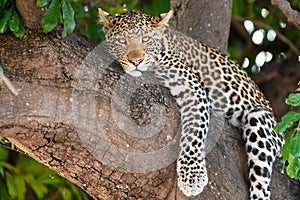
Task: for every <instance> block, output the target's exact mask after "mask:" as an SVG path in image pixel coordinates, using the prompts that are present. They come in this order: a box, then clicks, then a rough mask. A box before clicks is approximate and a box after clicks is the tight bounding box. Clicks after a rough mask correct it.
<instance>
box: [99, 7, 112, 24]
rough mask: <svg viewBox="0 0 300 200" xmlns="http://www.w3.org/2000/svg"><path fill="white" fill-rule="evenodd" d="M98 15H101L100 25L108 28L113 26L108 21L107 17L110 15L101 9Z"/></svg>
mask: <svg viewBox="0 0 300 200" xmlns="http://www.w3.org/2000/svg"><path fill="white" fill-rule="evenodd" d="M98 15H99V21H100V23H102V24H103V25H104V26H106V27H110V26H112V24H111V23H110V21H109V20H108V19H107V16H108V15H109V13H107V12H105V11H103V10H102V9H101V8H98Z"/></svg>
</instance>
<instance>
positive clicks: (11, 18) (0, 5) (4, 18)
mask: <svg viewBox="0 0 300 200" xmlns="http://www.w3.org/2000/svg"><path fill="white" fill-rule="evenodd" d="M8 28H9V30H11V31H12V32H13V33H14V35H15V36H16V37H22V36H23V35H24V33H25V29H24V25H23V21H22V19H21V17H20V15H19V14H18V12H17V10H16V9H15V4H14V1H13V0H1V1H0V34H2V33H4V32H5V31H6V30H7V29H8Z"/></svg>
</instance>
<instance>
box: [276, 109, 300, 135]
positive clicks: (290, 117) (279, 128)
mask: <svg viewBox="0 0 300 200" xmlns="http://www.w3.org/2000/svg"><path fill="white" fill-rule="evenodd" d="M299 120H300V113H298V112H295V111H290V112H288V113H287V114H285V115H284V116H283V117H282V118H281V122H279V123H277V124H276V126H275V127H274V130H275V131H276V132H277V133H283V132H284V131H285V130H286V129H287V128H289V127H291V126H292V125H293V124H294V122H296V121H299Z"/></svg>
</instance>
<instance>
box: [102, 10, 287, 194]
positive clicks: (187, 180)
mask: <svg viewBox="0 0 300 200" xmlns="http://www.w3.org/2000/svg"><path fill="white" fill-rule="evenodd" d="M98 15H99V21H100V23H102V25H103V32H104V34H105V38H106V44H107V47H108V49H109V52H111V54H112V55H113V56H114V59H115V60H117V62H119V63H120V65H121V66H122V68H123V70H124V71H125V72H126V73H128V74H129V75H131V76H133V77H140V76H143V74H145V73H151V74H153V76H154V77H156V79H157V81H158V83H159V84H162V85H163V86H165V87H166V88H168V89H169V91H170V93H171V95H172V96H173V97H174V99H175V101H176V103H177V104H178V107H179V111H180V115H181V123H182V124H181V127H182V128H181V132H180V138H179V148H180V151H179V155H178V159H177V167H176V171H177V185H178V187H179V189H180V190H181V191H182V192H183V194H184V195H186V196H197V195H199V194H200V193H201V192H202V191H203V189H204V187H205V186H206V185H207V183H208V175H207V169H206V163H205V148H204V147H205V140H206V136H207V132H208V129H209V124H210V114H211V113H212V112H216V113H218V115H220V116H221V117H222V118H224V119H225V120H227V121H228V122H229V123H230V124H232V125H233V126H235V127H238V129H240V130H241V133H242V137H243V139H244V141H245V151H246V154H247V164H248V168H249V175H248V180H249V182H250V187H249V198H250V199H253V200H254V199H258V200H268V199H270V198H271V191H270V181H271V175H272V167H273V164H274V162H275V159H276V158H277V157H279V156H280V151H281V149H282V146H283V144H284V138H283V135H282V134H281V133H279V134H278V133H276V132H275V131H274V129H273V128H274V126H275V124H276V120H275V117H274V114H273V111H272V108H271V106H270V103H269V101H268V100H267V99H266V98H265V97H264V95H263V93H262V92H261V91H260V89H259V88H258V86H257V85H256V84H255V83H254V81H253V80H252V79H251V78H250V76H249V75H248V74H247V72H246V71H245V70H243V68H242V67H240V66H239V65H238V64H237V63H236V62H235V61H233V60H232V59H230V58H229V56H228V55H226V54H223V53H221V52H220V51H218V50H217V49H216V48H212V47H209V46H208V45H205V44H203V43H201V42H199V41H197V40H195V39H192V38H191V37H188V36H186V35H184V34H181V33H179V32H176V31H174V30H172V29H171V28H170V27H169V25H168V24H169V21H170V19H171V18H172V16H173V11H172V10H170V11H169V12H167V13H162V14H160V15H158V16H150V15H147V14H144V13H142V12H140V11H136V10H131V11H127V12H125V13H123V14H121V15H111V14H109V13H107V12H105V11H103V10H102V9H101V8H99V10H98Z"/></svg>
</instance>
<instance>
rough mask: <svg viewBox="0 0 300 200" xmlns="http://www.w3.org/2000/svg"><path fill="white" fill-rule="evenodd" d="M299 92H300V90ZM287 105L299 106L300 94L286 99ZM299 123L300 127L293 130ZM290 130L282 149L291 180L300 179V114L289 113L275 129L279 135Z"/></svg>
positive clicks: (299, 89) (293, 94) (291, 95)
mask: <svg viewBox="0 0 300 200" xmlns="http://www.w3.org/2000/svg"><path fill="white" fill-rule="evenodd" d="M299 84H300V83H299ZM297 91H300V88H298V89H297ZM286 104H288V105H290V106H299V105H300V93H292V94H290V95H289V96H288V98H287V99H286ZM297 123H298V125H297V126H296V127H295V128H293V126H294V125H295V124H297ZM289 128H291V130H290V131H289V133H288V136H287V138H286V140H285V144H284V146H283V148H282V157H283V160H284V161H287V162H288V165H287V167H286V172H287V174H288V175H289V176H290V177H291V178H295V179H300V112H295V111H290V112H288V113H287V114H285V115H284V116H283V117H282V119H281V122H279V123H278V124H277V125H276V126H275V127H274V129H275V131H276V132H277V133H282V132H284V131H286V130H287V129H289ZM284 167H285V166H284Z"/></svg>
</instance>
